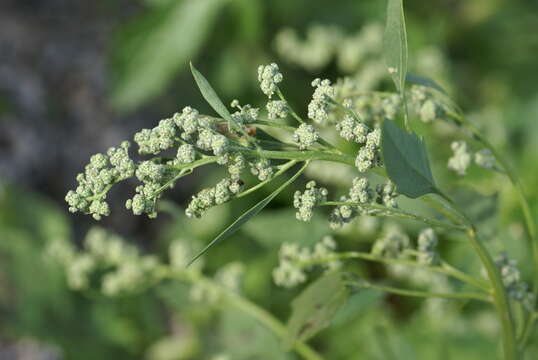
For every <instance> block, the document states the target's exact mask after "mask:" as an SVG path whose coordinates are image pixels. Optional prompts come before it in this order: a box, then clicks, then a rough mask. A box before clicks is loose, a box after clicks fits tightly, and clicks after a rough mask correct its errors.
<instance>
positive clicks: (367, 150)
mask: <svg viewBox="0 0 538 360" xmlns="http://www.w3.org/2000/svg"><path fill="white" fill-rule="evenodd" d="M380 146H381V130H380V129H379V128H376V129H374V130H372V131H370V132H369V133H368V135H366V142H365V144H364V146H362V147H361V148H360V150H359V152H358V154H357V158H356V159H355V166H356V167H357V169H358V170H359V171H360V172H366V171H368V170H369V169H371V168H373V167H376V166H379V165H380V164H381V155H380Z"/></svg>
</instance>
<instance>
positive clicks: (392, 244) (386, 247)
mask: <svg viewBox="0 0 538 360" xmlns="http://www.w3.org/2000/svg"><path fill="white" fill-rule="evenodd" d="M410 247H411V241H410V240H409V236H407V234H405V233H404V232H403V231H401V229H400V228H399V227H398V226H388V227H387V228H385V229H384V235H383V236H382V237H380V238H379V239H377V240H376V241H375V243H374V245H373V246H372V254H373V255H376V256H382V257H388V258H402V257H406V254H405V252H404V251H405V250H407V249H410Z"/></svg>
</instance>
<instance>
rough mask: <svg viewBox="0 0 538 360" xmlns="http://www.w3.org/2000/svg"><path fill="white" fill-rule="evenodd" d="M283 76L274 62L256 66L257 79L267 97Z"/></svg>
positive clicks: (274, 89) (270, 95) (273, 91)
mask: <svg viewBox="0 0 538 360" xmlns="http://www.w3.org/2000/svg"><path fill="white" fill-rule="evenodd" d="M282 80H283V76H282V74H281V73H280V71H279V69H278V65H277V64H275V63H272V64H269V65H260V66H259V67H258V81H259V82H260V88H261V89H262V92H263V93H264V94H265V95H267V97H268V98H271V97H273V95H274V93H275V92H276V90H277V87H278V84H279V83H280V82H282Z"/></svg>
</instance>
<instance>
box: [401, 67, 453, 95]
mask: <svg viewBox="0 0 538 360" xmlns="http://www.w3.org/2000/svg"><path fill="white" fill-rule="evenodd" d="M405 79H406V80H407V82H409V83H411V84H415V85H422V86H426V87H429V88H432V89H435V90H437V91H440V92H442V93H443V94H445V95H446V94H447V93H446V91H445V89H443V88H442V87H441V86H440V85H438V84H437V83H436V82H435V81H433V80H432V79H430V78H429V77H426V76H422V75H417V74H413V73H410V72H408V73H407V76H406V78H405Z"/></svg>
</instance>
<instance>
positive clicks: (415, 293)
mask: <svg viewBox="0 0 538 360" xmlns="http://www.w3.org/2000/svg"><path fill="white" fill-rule="evenodd" d="M359 286H360V287H363V288H371V289H377V290H381V291H385V292H388V293H392V294H397V295H403V296H412V297H424V298H431V297H438V298H444V299H460V300H479V301H484V302H488V303H489V302H490V299H489V297H488V296H485V295H483V294H481V293H474V292H460V293H437V292H429V291H419V290H408V289H401V288H396V287H392V286H385V285H379V284H373V283H370V282H366V281H362V280H361V281H360V283H359Z"/></svg>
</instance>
